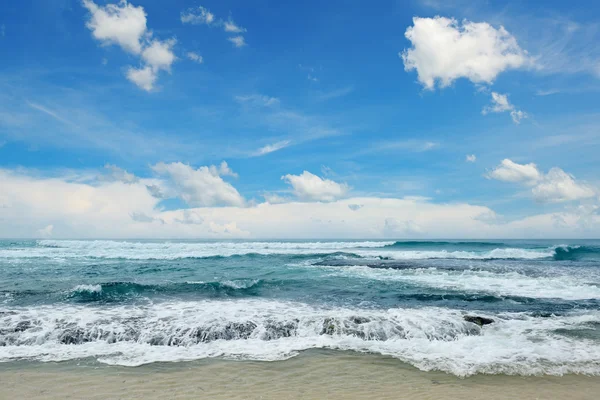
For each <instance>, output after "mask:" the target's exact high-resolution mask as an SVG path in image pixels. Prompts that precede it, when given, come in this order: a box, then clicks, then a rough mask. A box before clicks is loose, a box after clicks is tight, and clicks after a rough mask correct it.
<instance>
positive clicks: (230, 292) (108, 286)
mask: <svg viewBox="0 0 600 400" xmlns="http://www.w3.org/2000/svg"><path fill="white" fill-rule="evenodd" d="M264 284H265V281H263V280H261V279H234V280H227V281H223V282H202V281H197V282H182V283H164V284H141V283H134V282H106V283H101V284H93V285H90V284H85V285H77V286H75V287H74V288H73V289H71V290H70V291H69V292H68V296H67V297H68V298H69V299H71V300H73V301H76V302H83V303H85V302H117V301H123V300H126V299H128V298H134V297H139V296H147V295H153V294H168V295H175V296H176V295H182V294H186V293H195V294H204V295H212V296H215V295H216V296H219V295H223V296H242V295H252V294H257V292H256V290H258V289H259V288H260V287H261V286H263V285H264ZM272 284H275V285H276V284H278V282H272Z"/></svg>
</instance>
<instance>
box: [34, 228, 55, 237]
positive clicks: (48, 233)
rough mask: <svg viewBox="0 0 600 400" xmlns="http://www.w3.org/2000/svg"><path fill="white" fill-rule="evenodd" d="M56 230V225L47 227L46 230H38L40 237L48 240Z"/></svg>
mask: <svg viewBox="0 0 600 400" xmlns="http://www.w3.org/2000/svg"><path fill="white" fill-rule="evenodd" d="M53 230H54V225H47V226H46V227H45V228H42V229H38V231H37V233H38V235H40V237H43V238H48V237H50V236H52V231H53Z"/></svg>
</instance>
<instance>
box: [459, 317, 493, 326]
mask: <svg viewBox="0 0 600 400" xmlns="http://www.w3.org/2000/svg"><path fill="white" fill-rule="evenodd" d="M463 318H464V320H465V321H467V322H472V323H474V324H476V325H479V326H483V325H489V324H491V323H493V322H494V320H493V319H491V318H485V317H477V316H475V315H465V316H464V317H463Z"/></svg>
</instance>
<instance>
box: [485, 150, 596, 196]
mask: <svg viewBox="0 0 600 400" xmlns="http://www.w3.org/2000/svg"><path fill="white" fill-rule="evenodd" d="M488 177H489V178H492V179H497V180H500V181H504V182H513V183H521V184H524V185H527V186H531V187H532V189H531V194H532V196H533V198H534V199H535V200H536V201H538V202H540V203H559V202H565V201H573V200H582V199H587V198H590V197H594V196H596V194H597V192H596V190H594V189H593V188H592V187H590V186H589V185H587V184H585V183H580V182H577V181H576V180H575V178H574V177H573V176H572V175H570V174H568V173H566V172H565V171H563V170H562V169H560V168H556V167H555V168H551V169H550V171H548V173H547V174H543V173H541V172H540V171H539V170H538V168H537V166H536V165H535V164H533V163H530V164H517V163H515V162H513V161H511V160H509V159H504V160H502V163H501V164H500V165H499V166H498V167H496V168H495V169H494V170H492V172H490V173H489V174H488Z"/></svg>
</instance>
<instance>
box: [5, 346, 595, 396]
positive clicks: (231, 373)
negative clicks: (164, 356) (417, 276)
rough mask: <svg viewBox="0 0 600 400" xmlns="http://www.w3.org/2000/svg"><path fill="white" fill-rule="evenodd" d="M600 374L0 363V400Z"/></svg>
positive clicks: (333, 364)
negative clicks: (462, 374)
mask: <svg viewBox="0 0 600 400" xmlns="http://www.w3.org/2000/svg"><path fill="white" fill-rule="evenodd" d="M598 396H600V377H590V376H581V375H567V376H562V377H556V376H540V377H521V376H503V375H477V376H473V377H469V378H458V377H455V376H453V375H448V374H445V373H441V372H422V371H419V370H417V369H415V368H413V367H411V366H409V365H406V364H404V363H402V362H400V361H398V360H396V359H393V358H388V357H382V356H376V355H366V354H355V353H341V352H334V351H310V352H305V353H303V354H301V355H300V356H298V357H294V358H292V359H289V360H286V361H276V362H256V361H228V360H217V359H212V360H201V361H197V362H186V363H161V364H152V365H145V366H141V367H135V368H131V367H129V368H128V367H116V366H105V365H101V364H97V363H92V362H83V361H82V362H77V363H74V362H66V363H18V364H15V363H10V364H0V399H103V400H106V399H198V398H206V399H459V398H460V399H463V398H464V399H467V398H468V399H487V400H491V399H567V398H568V399H598V398H599V397H598Z"/></svg>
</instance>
